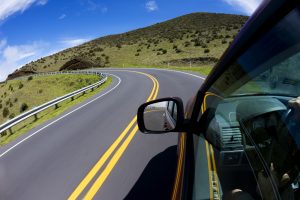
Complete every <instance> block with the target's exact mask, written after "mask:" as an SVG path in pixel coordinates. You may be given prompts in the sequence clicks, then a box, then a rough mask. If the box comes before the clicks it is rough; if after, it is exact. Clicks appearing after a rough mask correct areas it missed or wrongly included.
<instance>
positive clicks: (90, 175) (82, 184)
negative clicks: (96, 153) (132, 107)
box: [68, 70, 159, 200]
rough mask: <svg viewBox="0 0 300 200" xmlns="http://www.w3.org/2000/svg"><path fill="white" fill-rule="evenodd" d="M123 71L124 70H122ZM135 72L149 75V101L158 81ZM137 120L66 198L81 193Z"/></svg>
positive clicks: (129, 125) (125, 130)
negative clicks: (150, 82) (150, 86)
mask: <svg viewBox="0 0 300 200" xmlns="http://www.w3.org/2000/svg"><path fill="white" fill-rule="evenodd" d="M124 71H125V70H124ZM130 72H135V73H138V74H143V75H145V76H147V77H149V78H150V79H151V80H152V82H153V88H152V90H151V93H150V95H149V97H148V99H147V102H148V101H150V100H151V99H152V98H153V97H154V98H156V96H157V93H158V88H159V84H158V81H157V80H156V79H155V78H154V77H153V76H151V75H149V74H146V73H143V72H136V71H130ZM136 120H137V116H135V117H134V118H133V119H132V120H131V121H130V123H129V124H128V126H127V127H126V128H125V129H124V131H123V132H122V133H121V134H120V136H119V137H118V138H117V139H116V140H115V141H114V143H113V144H112V145H111V146H110V147H109V148H108V150H107V151H106V152H105V153H104V154H103V156H102V157H101V158H100V159H99V161H98V162H97V163H96V164H95V165H94V167H93V168H92V169H91V170H90V171H89V172H88V174H87V175H86V176H85V177H84V179H83V180H82V181H81V182H80V184H79V185H78V186H77V187H76V189H75V190H74V191H73V193H72V194H71V195H70V196H69V198H68V200H73V199H77V198H78V196H79V195H80V194H81V193H82V191H83V190H84V189H85V188H86V186H87V185H88V184H89V183H90V182H91V180H92V179H93V178H94V176H95V175H96V174H97V172H98V171H99V170H100V169H101V168H102V166H103V165H104V164H105V162H106V161H107V159H108V158H109V157H110V155H111V154H112V153H113V152H114V151H115V149H116V148H117V146H118V145H119V144H120V142H121V141H122V140H123V138H124V137H125V136H126V135H127V133H128V131H129V130H130V129H131V127H132V126H133V125H134V123H135V122H136Z"/></svg>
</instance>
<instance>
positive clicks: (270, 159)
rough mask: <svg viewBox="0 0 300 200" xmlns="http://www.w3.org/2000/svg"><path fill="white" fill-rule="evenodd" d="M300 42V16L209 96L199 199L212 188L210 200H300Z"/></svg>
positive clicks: (282, 25)
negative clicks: (237, 198)
mask: <svg viewBox="0 0 300 200" xmlns="http://www.w3.org/2000/svg"><path fill="white" fill-rule="evenodd" d="M299 35H300V12H299V9H295V10H294V11H292V12H291V13H289V14H288V15H287V16H286V17H285V18H284V19H282V20H281V21H280V22H279V23H278V24H277V25H276V26H274V27H273V28H272V29H271V30H270V31H268V32H267V33H266V34H265V35H263V36H262V37H261V38H259V39H258V40H257V41H256V43H254V44H253V45H252V46H251V47H250V48H249V49H248V50H247V51H246V52H245V53H244V54H243V55H242V56H240V57H239V58H238V59H237V60H236V61H235V62H234V63H233V64H232V65H231V66H229V68H228V69H227V70H226V71H225V72H224V73H223V74H222V76H220V77H219V79H218V80H217V81H216V82H215V84H213V85H212V86H211V88H210V90H209V91H208V92H207V93H206V95H205V98H204V100H203V105H202V113H204V112H208V111H211V112H212V113H213V114H214V115H213V117H212V118H211V120H210V123H209V124H208V129H207V130H206V131H205V133H204V134H205V135H206V139H207V140H208V141H209V142H210V143H211V144H208V143H207V142H206V141H204V140H203V138H199V140H198V146H197V149H196V157H195V160H196V167H195V169H196V171H195V182H194V198H195V199H200V198H205V197H204V196H201V195H203V187H205V186H203V183H204V182H205V180H206V181H207V180H208V184H207V188H208V191H209V193H208V195H209V197H210V198H215V197H216V198H221V197H224V196H226V195H229V196H230V195H231V196H232V195H233V194H234V192H236V191H238V193H240V194H241V195H242V196H243V195H244V196H247V197H252V198H253V199H276V198H281V199H300V191H299V167H300V163H299V161H300V156H299V155H300V154H299V152H300V151H299V149H300V125H299V121H300V98H298V99H295V98H296V97H299V96H300V37H299ZM203 152H206V153H205V154H206V155H205V154H204V153H203ZM203 154H204V155H203ZM203 157H205V158H206V159H203ZM206 170H207V174H204V171H206ZM200 187H202V188H200Z"/></svg>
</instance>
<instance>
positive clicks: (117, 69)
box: [99, 67, 206, 80]
mask: <svg viewBox="0 0 300 200" xmlns="http://www.w3.org/2000/svg"><path fill="white" fill-rule="evenodd" d="M135 69H137V70H139V69H143V70H149V69H150V70H157V71H171V72H177V73H182V74H185V75H189V76H193V77H195V78H200V79H202V80H205V79H206V78H203V77H201V76H198V75H196V74H190V73H188V72H183V71H177V70H172V69H158V68H130V67H129V68H115V69H114V68H108V69H100V70H99V71H126V70H127V71H128V70H135Z"/></svg>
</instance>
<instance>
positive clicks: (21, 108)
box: [20, 103, 28, 113]
mask: <svg viewBox="0 0 300 200" xmlns="http://www.w3.org/2000/svg"><path fill="white" fill-rule="evenodd" d="M27 109H28V105H27V104H26V103H22V105H21V106H20V112H21V113H22V112H24V111H26V110H27Z"/></svg>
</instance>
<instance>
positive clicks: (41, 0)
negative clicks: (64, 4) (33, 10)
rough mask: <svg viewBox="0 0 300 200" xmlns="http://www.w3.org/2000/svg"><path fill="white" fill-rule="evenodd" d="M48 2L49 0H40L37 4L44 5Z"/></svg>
mask: <svg viewBox="0 0 300 200" xmlns="http://www.w3.org/2000/svg"><path fill="white" fill-rule="evenodd" d="M47 2H48V0H38V1H37V3H36V4H37V5H41V6H43V5H45V4H46V3H47Z"/></svg>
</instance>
